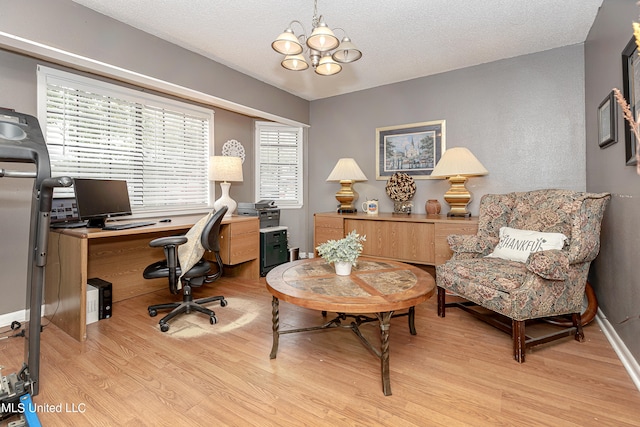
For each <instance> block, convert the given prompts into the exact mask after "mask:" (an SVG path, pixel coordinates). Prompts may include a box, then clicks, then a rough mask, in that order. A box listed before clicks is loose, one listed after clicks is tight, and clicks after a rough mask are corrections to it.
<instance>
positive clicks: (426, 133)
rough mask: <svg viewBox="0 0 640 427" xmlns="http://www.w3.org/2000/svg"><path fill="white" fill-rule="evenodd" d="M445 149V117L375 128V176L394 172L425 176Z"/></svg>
mask: <svg viewBox="0 0 640 427" xmlns="http://www.w3.org/2000/svg"><path fill="white" fill-rule="evenodd" d="M445 148H446V147H445V121H444V120H436V121H432V122H423V123H412V124H406V125H398V126H388V127H382V128H376V179H377V180H386V179H388V178H389V177H390V176H391V175H393V174H394V173H396V172H403V173H406V174H408V175H410V176H412V177H413V178H414V179H427V178H428V177H429V175H431V172H432V171H433V168H434V167H435V166H436V163H438V161H439V160H440V157H442V153H443V152H444V150H445Z"/></svg>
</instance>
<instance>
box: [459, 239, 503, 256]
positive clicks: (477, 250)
mask: <svg viewBox="0 0 640 427" xmlns="http://www.w3.org/2000/svg"><path fill="white" fill-rule="evenodd" d="M447 242H448V243H449V247H450V248H451V250H452V251H453V254H454V257H455V256H457V255H462V254H466V257H467V258H468V257H469V256H470V255H481V256H484V255H487V254H489V253H490V252H491V251H492V250H493V248H494V247H495V245H496V244H497V243H498V242H497V241H492V240H491V239H488V238H486V237H481V236H478V235H474V234H451V235H449V236H448V237H447Z"/></svg>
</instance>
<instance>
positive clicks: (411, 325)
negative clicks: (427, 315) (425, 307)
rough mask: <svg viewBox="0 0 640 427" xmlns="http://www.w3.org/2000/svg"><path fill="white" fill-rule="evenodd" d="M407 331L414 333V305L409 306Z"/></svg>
mask: <svg viewBox="0 0 640 427" xmlns="http://www.w3.org/2000/svg"><path fill="white" fill-rule="evenodd" d="M408 317H409V332H410V333H411V335H416V307H415V306H413V307H409V316H408Z"/></svg>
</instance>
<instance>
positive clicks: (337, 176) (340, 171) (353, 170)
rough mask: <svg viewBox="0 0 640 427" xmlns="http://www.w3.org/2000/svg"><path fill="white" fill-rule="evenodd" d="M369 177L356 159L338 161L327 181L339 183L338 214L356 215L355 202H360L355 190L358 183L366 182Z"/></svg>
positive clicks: (337, 195)
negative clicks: (354, 187)
mask: <svg viewBox="0 0 640 427" xmlns="http://www.w3.org/2000/svg"><path fill="white" fill-rule="evenodd" d="M366 180H367V177H366V176H365V174H364V173H363V172H362V170H361V169H360V166H358V164H357V163H356V161H355V160H354V159H350V158H343V159H340V160H338V163H336V166H335V167H334V168H333V170H332V171H331V173H330V174H329V177H328V178H327V181H339V182H340V186H341V187H340V191H338V192H337V193H336V199H337V200H338V202H339V203H340V206H338V213H354V212H356V211H357V209H356V208H355V205H354V202H355V201H356V200H358V193H356V191H355V190H354V189H353V183H354V182H356V181H366Z"/></svg>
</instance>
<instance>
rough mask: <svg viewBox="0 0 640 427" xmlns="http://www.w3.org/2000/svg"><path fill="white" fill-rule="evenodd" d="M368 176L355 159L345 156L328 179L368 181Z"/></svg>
mask: <svg viewBox="0 0 640 427" xmlns="http://www.w3.org/2000/svg"><path fill="white" fill-rule="evenodd" d="M366 180H367V177H366V176H365V174H364V172H362V170H361V169H360V166H358V164H357V163H356V161H355V160H354V159H351V158H343V159H340V160H338V163H336V166H335V167H334V168H333V170H332V171H331V173H330V174H329V177H328V178H327V181H366Z"/></svg>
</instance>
